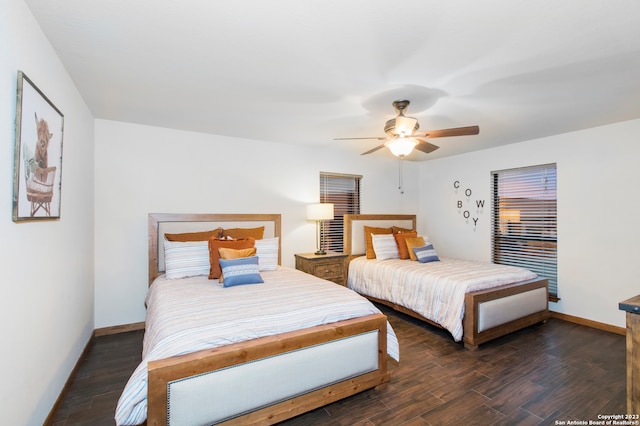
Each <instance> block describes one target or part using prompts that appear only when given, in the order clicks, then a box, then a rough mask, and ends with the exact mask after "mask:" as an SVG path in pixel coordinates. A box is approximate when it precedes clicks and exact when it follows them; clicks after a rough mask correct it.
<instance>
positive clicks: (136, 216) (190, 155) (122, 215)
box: [95, 120, 418, 328]
mask: <svg viewBox="0 0 640 426" xmlns="http://www.w3.org/2000/svg"><path fill="white" fill-rule="evenodd" d="M95 129H96V132H95V133H96V147H95V158H96V160H95V180H96V214H95V220H96V223H95V227H96V249H95V256H96V258H95V283H96V287H95V292H96V295H95V322H96V328H101V327H108V326H113V325H119V324H128V323H135V322H140V321H144V319H145V308H144V296H145V294H146V291H147V265H148V263H147V215H148V214H149V213H178V212H179V213H281V214H282V231H283V241H282V250H283V253H282V263H283V265H285V266H289V267H294V256H293V255H294V253H296V252H309V251H313V250H315V224H314V223H312V222H308V221H306V219H305V214H306V204H308V203H313V202H317V201H318V198H319V173H320V172H321V171H326V172H339V173H352V174H361V175H363V180H362V185H363V194H362V212H363V213H364V212H367V213H394V212H402V213H414V212H416V211H417V210H418V201H417V200H418V183H417V176H418V165H417V163H411V162H406V164H405V167H404V172H405V175H404V176H405V178H404V182H405V186H404V189H405V193H404V194H400V192H399V190H398V162H397V160H395V159H393V158H389V157H388V156H386V155H384V154H382V153H381V154H380V155H369V156H367V157H361V156H360V155H358V154H357V153H354V154H347V153H342V152H340V151H332V152H331V153H325V152H323V150H322V149H321V148H310V147H304V146H291V145H285V144H277V143H265V142H256V141H250V140H243V139H233V138H226V137H221V136H215V135H207V134H201V133H193V132H185V131H179V130H171V129H164V128H158V127H148V126H141V125H134V124H127V123H122V122H113V121H107V120H96V123H95Z"/></svg>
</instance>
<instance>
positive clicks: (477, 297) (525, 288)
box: [344, 214, 551, 350]
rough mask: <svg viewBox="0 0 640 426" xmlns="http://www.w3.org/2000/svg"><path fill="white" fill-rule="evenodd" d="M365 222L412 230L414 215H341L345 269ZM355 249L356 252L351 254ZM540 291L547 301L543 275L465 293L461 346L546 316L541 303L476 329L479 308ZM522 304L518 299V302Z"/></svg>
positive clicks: (473, 346)
mask: <svg viewBox="0 0 640 426" xmlns="http://www.w3.org/2000/svg"><path fill="white" fill-rule="evenodd" d="M364 224H367V225H368V226H376V227H389V226H392V225H395V226H400V227H403V228H409V229H416V216H415V215H405V214H360V215H349V214H347V215H344V252H345V254H347V255H348V257H347V271H348V262H350V261H351V260H352V259H353V258H355V257H359V256H362V255H364V253H363V252H361V250H359V249H358V248H356V244H355V243H354V241H352V240H353V239H354V238H360V237H362V238H363V239H364V231H363V230H362V231H360V230H359V229H356V226H357V227H360V226H363V225H364ZM353 251H358V253H353ZM532 291H537V292H542V291H544V297H545V299H544V300H545V301H546V300H548V296H549V293H548V292H549V290H548V280H547V279H545V278H538V279H533V280H528V281H523V282H519V283H514V284H509V285H504V286H500V287H495V288H492V289H488V290H480V291H475V292H471V293H467V294H466V295H465V313H464V317H463V322H462V324H463V325H462V326H463V338H462V341H463V343H464V346H465V347H466V348H468V349H472V350H475V349H478V346H479V345H480V344H482V343H485V342H488V341H490V340H493V339H495V338H498V337H501V336H504V335H507V334H509V333H512V332H514V331H516V330H519V329H522V328H524V327H528V326H530V325H533V324H537V323H539V322H545V321H546V320H547V319H549V318H550V316H551V314H550V312H549V309H548V304H546V303H545V308H544V309H540V310H538V311H536V312H533V313H530V314H527V315H523V316H521V317H519V318H513V319H511V320H509V321H506V322H502V323H500V324H498V325H495V326H492V327H490V328H483V329H480V315H481V312H483V309H485V308H486V309H489V307H490V306H491V305H495V304H498V303H503V304H504V303H509V302H510V301H511V300H514V301H515V300H518V299H519V300H522V298H523V297H526V295H527V294H531V293H529V292H532ZM363 296H365V297H367V298H368V299H369V300H371V301H372V302H375V303H380V304H383V305H385V306H389V307H391V308H393V309H394V310H396V311H398V312H402V313H404V314H407V315H410V316H412V317H414V318H417V319H419V320H421V321H424V322H427V323H429V324H431V325H434V326H436V327H438V328H443V327H442V326H441V325H440V324H437V323H435V322H434V321H431V320H429V319H427V318H425V317H423V316H422V315H420V314H419V313H417V312H414V311H412V310H410V309H408V308H406V307H404V306H400V305H398V304H396V303H394V302H390V301H387V300H380V299H377V298H374V297H370V296H366V295H363ZM521 303H522V302H521Z"/></svg>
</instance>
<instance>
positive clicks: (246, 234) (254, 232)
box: [220, 226, 264, 240]
mask: <svg viewBox="0 0 640 426" xmlns="http://www.w3.org/2000/svg"><path fill="white" fill-rule="evenodd" d="M220 237H221V238H227V237H231V238H233V239H234V240H239V239H242V238H253V239H256V240H261V239H262V238H263V237H264V226H259V227H257V228H229V229H223V230H222V234H221V236H220Z"/></svg>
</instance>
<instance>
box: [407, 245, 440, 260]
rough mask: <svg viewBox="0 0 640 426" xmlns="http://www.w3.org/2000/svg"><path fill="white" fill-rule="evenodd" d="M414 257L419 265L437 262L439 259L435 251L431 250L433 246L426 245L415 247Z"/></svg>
mask: <svg viewBox="0 0 640 426" xmlns="http://www.w3.org/2000/svg"><path fill="white" fill-rule="evenodd" d="M413 252H414V253H415V255H416V257H417V258H418V262H420V263H429V262H438V261H439V260H440V258H439V257H438V254H437V253H436V250H435V249H434V248H433V244H427V245H426V246H422V247H416V248H414V249H413Z"/></svg>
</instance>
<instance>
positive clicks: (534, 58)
mask: <svg viewBox="0 0 640 426" xmlns="http://www.w3.org/2000/svg"><path fill="white" fill-rule="evenodd" d="M25 1H26V3H27V5H28V6H29V8H30V9H31V11H32V13H33V14H34V15H35V17H36V19H37V20H38V22H39V24H40V26H41V27H42V29H43V31H44V33H45V35H46V36H47V38H48V39H49V41H50V42H51V44H52V45H53V47H54V48H55V50H56V51H57V53H58V55H59V57H60V59H61V60H62V62H63V64H64V65H65V67H66V68H67V70H68V72H69V73H70V74H71V77H72V78H73V80H74V82H75V83H76V85H77V87H78V89H79V91H80V93H81V94H82V96H83V98H84V100H85V101H86V103H87V105H88V106H89V108H90V110H91V112H92V113H93V115H94V116H95V117H96V118H100V119H107V120H116V121H123V122H131V123H139V124H145V125H151V126H160V127H167V128H174V129H182V130H189V131H196V132H205V133H211V134H218V135H225V136H231V137H239V138H248V139H255V140H259V141H267V142H280V143H290V144H304V145H315V146H323V147H331V148H337V149H345V151H346V153H348V154H349V155H354V156H355V155H358V154H359V153H361V152H364V151H366V150H368V149H370V148H372V147H374V146H376V145H377V144H379V142H378V141H375V140H371V141H369V140H358V141H334V140H333V139H334V138H337V137H358V136H384V131H383V127H384V122H385V121H386V120H388V119H390V118H392V117H393V116H395V111H394V109H393V107H392V106H391V104H392V102H393V101H394V100H399V99H408V100H410V101H411V105H410V106H409V109H408V111H407V115H408V116H413V117H416V118H417V119H418V120H419V122H420V126H421V127H420V130H430V129H441V128H450V127H459V126H469V125H479V126H480V134H479V135H478V136H460V137H451V138H443V139H434V140H432V142H433V143H435V144H436V145H439V146H440V149H438V150H437V151H434V152H433V153H431V154H428V155H427V154H424V153H420V152H418V153H414V154H412V155H411V157H410V159H414V160H426V159H430V158H439V157H443V156H448V155H454V154H458V153H462V152H466V151H472V150H478V149H484V148H489V147H493V146H498V145H503V144H509V143H514V142H520V141H524V140H529V139H534V138H539V137H544V136H548V135H553V134H559V133H565V132H570V131H575V130H579V129H584V128H589V127H594V126H599V125H604V124H610V123H615V122H620V121H625V120H629V119H635V118H640V25H638V18H639V17H640V2H638V1H637V0H616V1H610V0H563V1H557V0H520V1H517V2H516V1H513V0H484V1H475V0H458V1H436V0H404V1H402V2H398V1H389V0H386V1H385V0H304V1H301V0H270V1H266V0H234V1H212V0H181V1H175V0H109V1H104V0H56V1H51V0H25ZM24 71H25V72H26V73H27V74H29V72H28V70H24ZM604 142H606V141H604ZM371 155H390V154H389V153H388V152H387V150H380V151H377V152H376V153H374V154H371Z"/></svg>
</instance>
